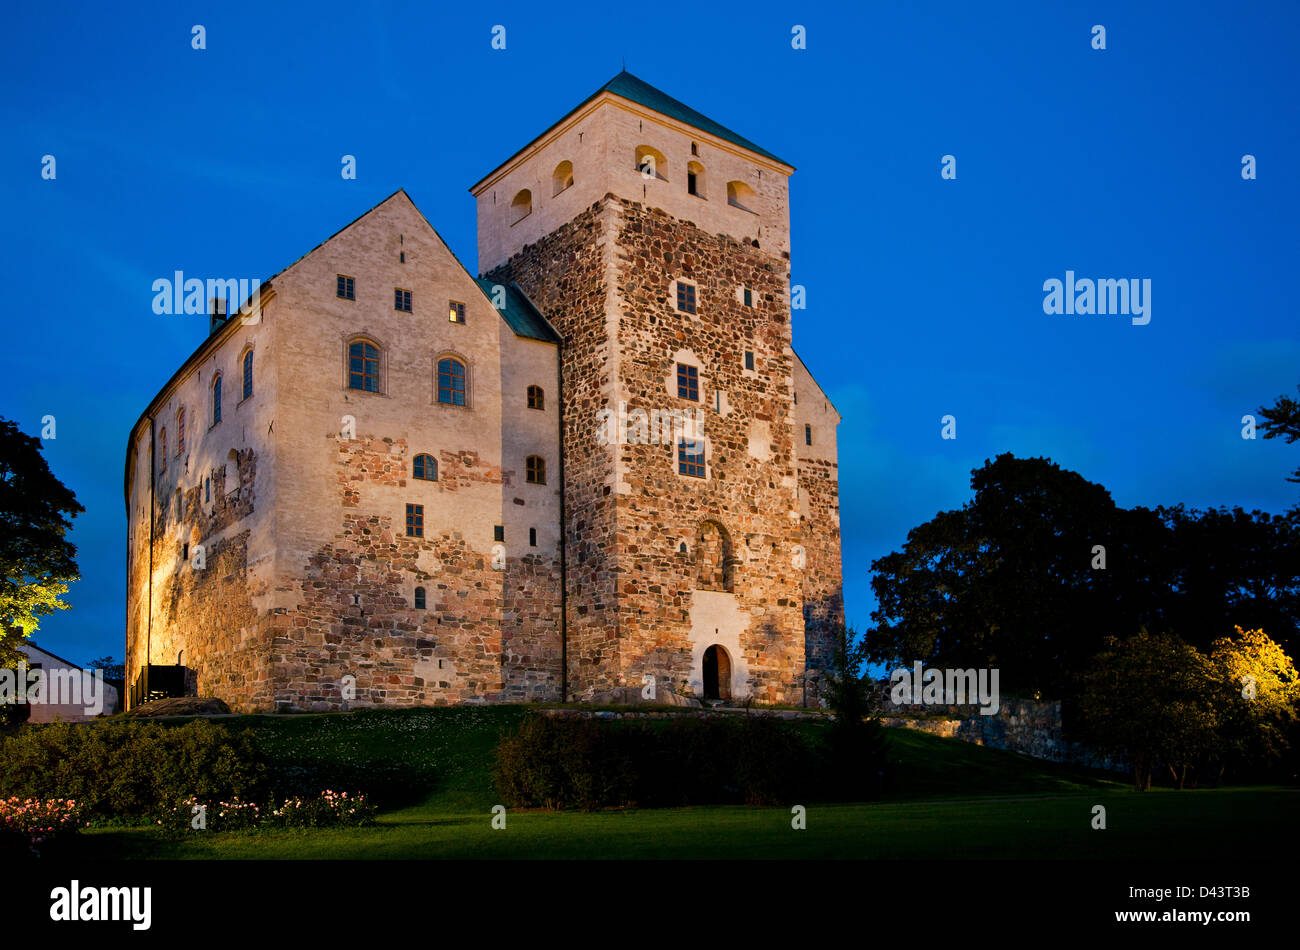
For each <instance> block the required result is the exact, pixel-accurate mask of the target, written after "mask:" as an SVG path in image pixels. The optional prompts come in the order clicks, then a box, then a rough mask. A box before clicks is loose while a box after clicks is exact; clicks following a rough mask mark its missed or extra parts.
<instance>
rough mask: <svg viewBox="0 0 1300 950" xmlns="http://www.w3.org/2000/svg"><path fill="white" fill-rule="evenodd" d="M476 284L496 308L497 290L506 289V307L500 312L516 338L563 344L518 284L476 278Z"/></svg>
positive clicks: (558, 335)
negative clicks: (498, 288)
mask: <svg viewBox="0 0 1300 950" xmlns="http://www.w3.org/2000/svg"><path fill="white" fill-rule="evenodd" d="M474 282H475V283H477V284H478V285H479V288H480V289H481V290H482V291H483V293H484V294H485V295H486V296H487V299H488V301H489V302H491V303H492V304H493V305H494V306H495V303H496V302H495V300H494V299H493V298H494V296H495V295H496V288H497V287H503V288H505V298H506V299H505V306H504V307H503V308H500V309H499V310H498V312H499V313H500V314H501V316H502V317H504V318H505V321H506V323H508V324H509V325H510V329H511V330H514V331H515V336H526V337H528V338H529V339H531V340H541V341H542V342H543V343H560V342H562V340H561V338H560V334H559V333H557V332H556V330H555V328H554V327H553V326H551V323H550V321H549V320H547V319H546V317H544V316H543V315H542V312H541V311H540V310H538V309H537V308H536V307H535V306H533V302H532V301H531V300H529V299H528V295H527V294H525V293H524V292H523V291H522V290H521V289H520V288H519V285H518V284H515V283H509V284H503V283H501V282H500V281H496V280H488V279H487V278H486V277H475V278H474Z"/></svg>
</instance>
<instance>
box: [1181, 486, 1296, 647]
mask: <svg viewBox="0 0 1300 950" xmlns="http://www.w3.org/2000/svg"><path fill="white" fill-rule="evenodd" d="M1156 513H1157V515H1158V517H1159V518H1160V520H1161V522H1162V523H1163V524H1164V525H1165V526H1166V527H1167V528H1168V529H1169V532H1170V533H1169V537H1168V544H1167V546H1166V547H1165V548H1164V550H1163V552H1162V554H1161V557H1162V563H1161V564H1160V565H1159V566H1158V568H1157V573H1158V574H1160V575H1161V576H1162V582H1161V583H1162V586H1163V587H1164V590H1165V592H1164V593H1163V594H1162V596H1161V601H1162V603H1161V610H1160V619H1161V621H1162V623H1161V624H1160V626H1161V628H1162V629H1167V630H1177V631H1179V632H1180V634H1181V635H1182V636H1183V638H1184V639H1185V640H1187V642H1188V643H1191V644H1192V645H1193V646H1195V647H1196V648H1197V649H1199V650H1202V651H1206V650H1208V649H1209V648H1210V644H1211V642H1212V641H1213V640H1214V639H1215V637H1216V636H1218V635H1219V634H1220V633H1221V632H1222V631H1224V630H1231V629H1232V628H1233V627H1234V626H1238V625H1239V626H1241V627H1243V628H1245V629H1247V630H1250V629H1259V628H1262V629H1265V630H1269V631H1272V633H1273V636H1274V637H1275V638H1276V639H1277V641H1278V642H1279V643H1280V644H1281V645H1282V647H1283V649H1284V650H1286V651H1288V652H1292V653H1294V652H1295V649H1296V632H1297V630H1298V629H1300V509H1296V510H1294V511H1292V512H1290V513H1289V514H1286V515H1271V514H1267V513H1265V512H1262V511H1253V512H1249V513H1247V512H1245V511H1243V510H1242V509H1241V508H1233V509H1231V510H1229V509H1227V508H1218V509H1214V508H1211V509H1209V510H1206V511H1197V510H1188V509H1185V508H1184V507H1183V506H1182V505H1179V506H1177V507H1174V508H1158V509H1156Z"/></svg>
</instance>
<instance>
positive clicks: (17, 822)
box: [0, 797, 82, 858]
mask: <svg viewBox="0 0 1300 950" xmlns="http://www.w3.org/2000/svg"><path fill="white" fill-rule="evenodd" d="M81 811H82V809H81V805H80V804H79V803H77V802H75V801H73V800H72V799H70V798H49V799H39V798H17V797H14V798H0V857H5V858H14V857H27V856H32V855H38V854H40V853H41V851H42V850H43V849H44V848H45V847H46V846H47V844H49V843H51V842H54V841H62V840H65V839H67V838H70V837H71V836H72V835H74V834H76V833H77V829H78V828H79V827H80V826H81Z"/></svg>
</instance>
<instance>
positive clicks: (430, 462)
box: [411, 454, 438, 482]
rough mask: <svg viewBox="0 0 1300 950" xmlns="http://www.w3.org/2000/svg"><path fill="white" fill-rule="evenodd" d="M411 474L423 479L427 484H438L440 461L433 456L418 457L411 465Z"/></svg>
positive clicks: (421, 455) (422, 455)
mask: <svg viewBox="0 0 1300 950" xmlns="http://www.w3.org/2000/svg"><path fill="white" fill-rule="evenodd" d="M411 474H412V475H414V476H415V477H416V478H423V479H424V480H425V481H427V482H436V481H437V480H438V460H437V459H435V458H434V457H433V456H432V455H424V454H420V455H417V456H416V457H415V461H414V462H412V463H411Z"/></svg>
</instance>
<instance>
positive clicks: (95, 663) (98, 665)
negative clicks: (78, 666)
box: [90, 656, 126, 680]
mask: <svg viewBox="0 0 1300 950" xmlns="http://www.w3.org/2000/svg"><path fill="white" fill-rule="evenodd" d="M90 668H91V669H92V670H103V671H104V678H105V679H110V680H120V679H125V678H126V664H125V663H119V662H118V661H117V660H115V659H113V658H112V657H111V656H101V657H96V658H95V659H93V660H91V661H90Z"/></svg>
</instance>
